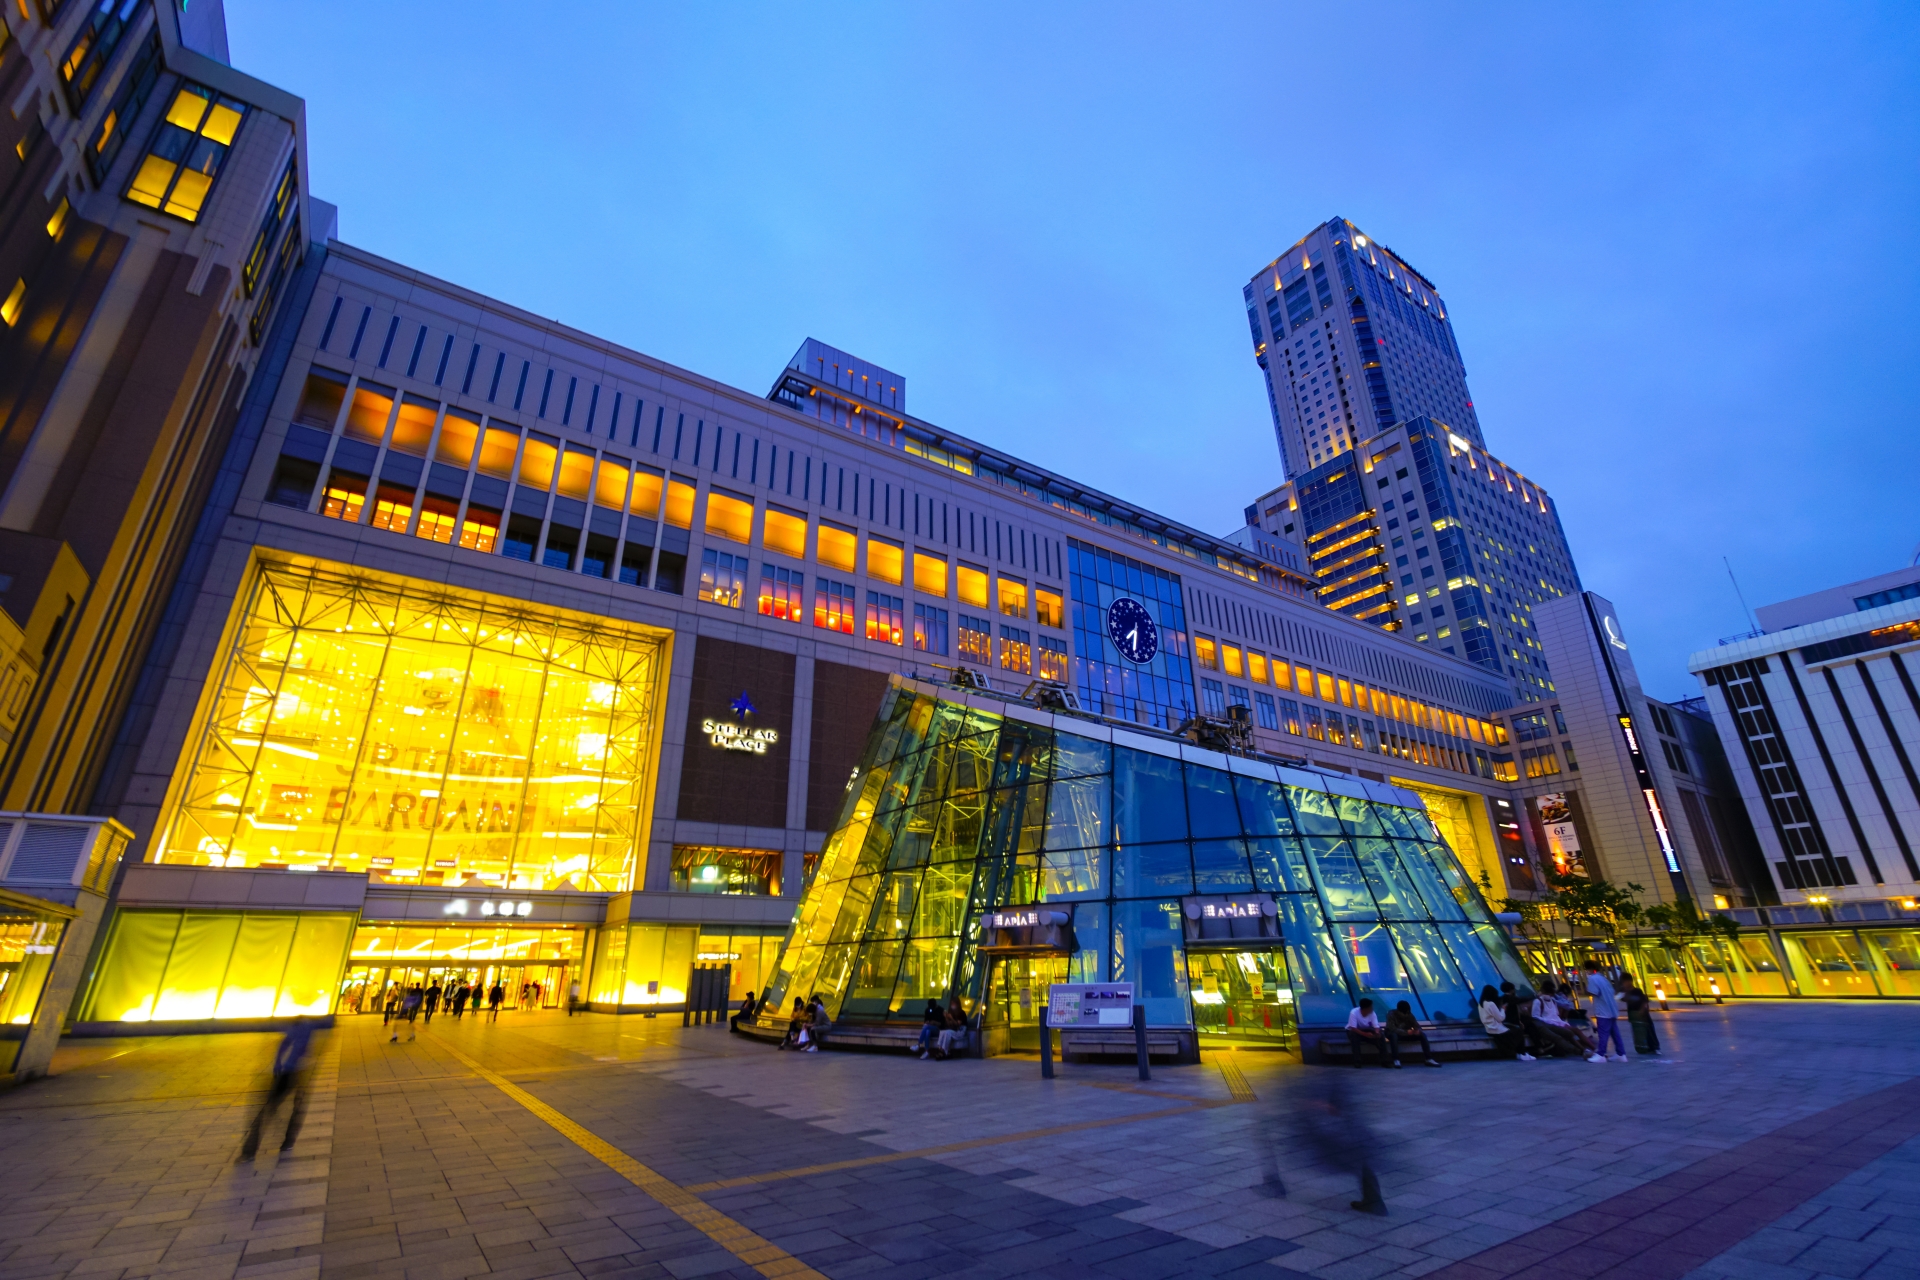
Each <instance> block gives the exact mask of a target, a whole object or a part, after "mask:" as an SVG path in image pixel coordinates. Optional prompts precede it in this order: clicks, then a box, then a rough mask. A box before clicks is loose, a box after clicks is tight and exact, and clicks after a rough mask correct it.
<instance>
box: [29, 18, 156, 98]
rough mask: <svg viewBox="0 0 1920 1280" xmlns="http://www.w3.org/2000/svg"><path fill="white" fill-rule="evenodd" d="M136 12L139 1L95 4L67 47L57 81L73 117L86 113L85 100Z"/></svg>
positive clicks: (97, 82)
mask: <svg viewBox="0 0 1920 1280" xmlns="http://www.w3.org/2000/svg"><path fill="white" fill-rule="evenodd" d="M139 11H140V0H96V3H95V4H94V6H93V9H92V12H90V13H88V14H87V16H86V19H85V20H84V21H82V22H81V24H80V32H79V34H78V35H76V36H75V37H74V38H73V43H72V44H70V45H68V46H67V56H66V57H64V58H62V59H60V81H61V83H62V84H63V85H64V86H65V87H66V91H67V105H68V106H70V107H72V108H73V114H74V115H76V116H77V115H79V114H80V113H81V112H82V111H83V110H85V109H86V105H87V98H88V96H89V95H91V94H92V93H93V87H94V86H95V85H97V84H99V83H100V73H101V72H102V71H105V70H106V69H107V63H108V62H110V61H111V60H112V58H113V54H114V50H116V49H118V48H119V47H120V41H121V40H123V39H125V38H126V34H127V29H128V28H129V27H131V26H132V25H133V22H134V17H135V15H136V14H138V13H139ZM21 16H22V17H25V16H26V15H25V14H24V13H23V14H22V15H21Z"/></svg>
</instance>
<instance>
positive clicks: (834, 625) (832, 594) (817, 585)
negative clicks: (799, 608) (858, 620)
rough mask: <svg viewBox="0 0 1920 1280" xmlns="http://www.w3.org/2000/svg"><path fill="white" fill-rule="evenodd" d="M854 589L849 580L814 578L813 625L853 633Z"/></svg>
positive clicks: (848, 633)
mask: <svg viewBox="0 0 1920 1280" xmlns="http://www.w3.org/2000/svg"><path fill="white" fill-rule="evenodd" d="M854 600H855V595H854V590H853V584H852V583H850V582H830V581H828V580H827V579H825V578H817V579H815V580H814V588H813V625H814V626H816V627H820V628H823V629H824V630H827V631H838V632H841V633H843V634H845V635H852V634H853V611H854V607H855V606H854Z"/></svg>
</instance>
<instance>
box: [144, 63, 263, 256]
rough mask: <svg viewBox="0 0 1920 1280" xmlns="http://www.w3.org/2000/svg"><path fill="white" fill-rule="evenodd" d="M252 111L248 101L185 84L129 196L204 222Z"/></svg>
mask: <svg viewBox="0 0 1920 1280" xmlns="http://www.w3.org/2000/svg"><path fill="white" fill-rule="evenodd" d="M246 114H247V105H246V104H245V103H244V102H236V101H234V100H233V99H232V98H222V97H217V96H216V95H215V94H214V92H213V90H211V89H205V88H202V87H201V86H199V85H197V84H183V85H181V86H180V88H179V89H178V90H176V91H175V93H174V96H173V102H172V104H171V105H169V106H168V108H167V116H166V119H164V120H162V121H161V122H160V127H159V128H158V129H157V130H155V132H154V135H153V141H152V142H151V143H150V144H148V147H147V154H146V157H145V158H144V159H142V160H141V162H140V168H139V169H138V170H137V171H136V172H135V173H134V175H133V182H132V183H131V184H130V185H129V186H128V187H127V199H129V200H131V201H133V202H134V203H135V204H143V205H146V206H147V207H148V208H149V209H158V210H160V211H161V212H162V213H168V214H172V215H173V216H174V217H176V218H183V219H185V220H186V221H188V222H198V221H199V220H200V211H201V210H202V209H203V208H204V207H205V206H206V202H207V193H208V192H209V191H211V190H212V189H213V182H214V179H215V178H217V177H219V176H220V166H221V165H223V164H225V163H226V159H227V150H228V148H229V147H231V146H232V145H233V135H234V134H235V133H236V132H238V131H239V128H240V122H241V120H243V119H245V117H246Z"/></svg>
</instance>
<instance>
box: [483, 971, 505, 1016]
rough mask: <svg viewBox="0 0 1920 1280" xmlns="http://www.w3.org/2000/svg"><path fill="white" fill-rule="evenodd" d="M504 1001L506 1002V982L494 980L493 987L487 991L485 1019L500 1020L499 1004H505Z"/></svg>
mask: <svg viewBox="0 0 1920 1280" xmlns="http://www.w3.org/2000/svg"><path fill="white" fill-rule="evenodd" d="M506 1002H507V987H506V984H505V983H503V982H499V981H496V982H495V983H494V984H493V989H492V990H491V991H488V992H487V1021H488V1022H498V1021H500V1006H501V1005H503V1004H505V1003H506Z"/></svg>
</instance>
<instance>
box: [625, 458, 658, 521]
mask: <svg viewBox="0 0 1920 1280" xmlns="http://www.w3.org/2000/svg"><path fill="white" fill-rule="evenodd" d="M661 479H662V477H661V475H660V473H659V472H658V471H655V470H654V469H653V468H652V467H635V468H634V469H633V497H632V498H631V499H630V500H629V501H628V504H627V510H628V511H630V512H632V513H633V514H634V515H636V516H645V517H646V518H647V519H649V520H655V519H658V518H659V516H660V482H661Z"/></svg>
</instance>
